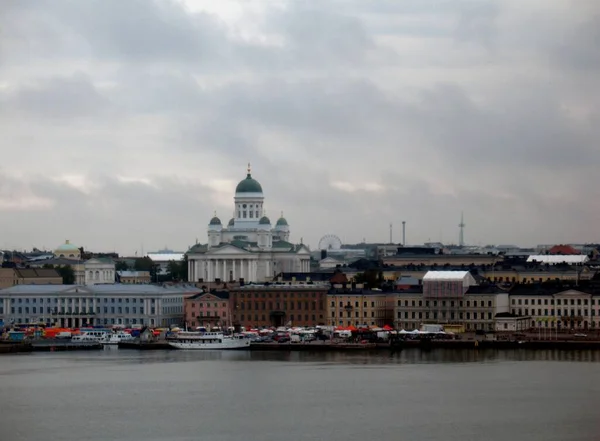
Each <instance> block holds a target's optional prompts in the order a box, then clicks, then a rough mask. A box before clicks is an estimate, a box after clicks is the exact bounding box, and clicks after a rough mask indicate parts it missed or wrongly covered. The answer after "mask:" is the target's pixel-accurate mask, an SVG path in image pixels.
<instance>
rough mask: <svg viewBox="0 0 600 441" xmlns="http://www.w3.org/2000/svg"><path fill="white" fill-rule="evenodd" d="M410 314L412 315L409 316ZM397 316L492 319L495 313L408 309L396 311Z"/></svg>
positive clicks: (427, 318)
mask: <svg viewBox="0 0 600 441" xmlns="http://www.w3.org/2000/svg"><path fill="white" fill-rule="evenodd" d="M409 314H410V317H409ZM396 315H397V317H398V318H399V319H401V318H402V316H403V315H404V318H405V319H407V318H413V319H416V318H419V319H423V318H424V319H425V320H430V319H431V318H433V320H436V319H438V318H441V319H443V320H456V318H457V317H458V319H459V320H465V319H466V320H492V317H493V314H492V313H491V312H487V313H485V312H480V313H477V312H473V313H471V312H459V313H456V312H454V311H450V312H449V313H446V311H441V313H439V314H438V311H433V313H429V312H428V311H426V312H425V313H423V312H418V313H417V312H415V311H412V312H408V311H404V312H402V311H398V312H397V313H396Z"/></svg>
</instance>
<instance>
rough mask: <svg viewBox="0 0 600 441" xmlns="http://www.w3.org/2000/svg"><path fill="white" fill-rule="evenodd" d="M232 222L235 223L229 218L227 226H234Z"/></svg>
mask: <svg viewBox="0 0 600 441" xmlns="http://www.w3.org/2000/svg"><path fill="white" fill-rule="evenodd" d="M234 222H235V221H234V220H233V218H231V219H229V223H228V224H227V225H229V226H231V225H233V224H234Z"/></svg>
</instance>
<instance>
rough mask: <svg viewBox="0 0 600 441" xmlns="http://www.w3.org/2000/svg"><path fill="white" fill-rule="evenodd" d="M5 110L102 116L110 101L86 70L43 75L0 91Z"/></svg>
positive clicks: (55, 115)
mask: <svg viewBox="0 0 600 441" xmlns="http://www.w3.org/2000/svg"><path fill="white" fill-rule="evenodd" d="M0 100H1V101H0V102H3V106H2V107H3V109H4V111H5V112H15V111H16V112H22V113H25V114H27V113H28V114H31V115H34V116H36V117H43V118H50V119H53V118H79V117H85V116H87V117H90V116H99V115H101V114H102V113H103V112H104V111H106V110H108V109H109V107H110V102H109V101H108V100H107V99H106V97H104V96H103V95H102V94H101V93H99V91H98V90H97V89H96V87H95V86H94V85H93V84H92V82H91V78H90V77H89V76H88V75H86V74H83V73H80V74H75V75H73V76H70V77H55V78H43V79H38V80H36V81H33V82H32V83H30V84H25V85H23V86H21V87H18V88H17V89H16V90H10V89H9V90H8V92H6V93H5V94H0Z"/></svg>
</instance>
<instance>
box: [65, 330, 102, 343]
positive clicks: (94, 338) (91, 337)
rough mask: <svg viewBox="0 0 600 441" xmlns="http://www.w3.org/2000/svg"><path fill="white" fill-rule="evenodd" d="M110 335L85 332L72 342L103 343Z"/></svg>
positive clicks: (76, 336)
mask: <svg viewBox="0 0 600 441" xmlns="http://www.w3.org/2000/svg"><path fill="white" fill-rule="evenodd" d="M107 335H109V334H108V332H106V331H95V330H94V331H83V332H82V333H81V334H79V335H74V336H73V337H72V338H71V341H72V342H96V343H99V342H102V341H103V340H104V339H105V338H106V336H107Z"/></svg>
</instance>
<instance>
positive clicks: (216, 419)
mask: <svg viewBox="0 0 600 441" xmlns="http://www.w3.org/2000/svg"><path fill="white" fill-rule="evenodd" d="M599 361H600V351H558V350H538V351H529V350H516V349H515V350H505V351H495V350H478V351H473V350H470V351H455V350H445V349H434V350H432V351H421V350H418V349H407V350H404V351H401V352H399V353H396V354H394V355H390V354H389V353H383V352H382V353H376V354H366V353H365V354H363V353H320V354H315V353H304V352H270V353H269V352H255V351H206V352H204V351H123V350H118V349H116V348H107V349H105V350H103V351H92V352H74V353H67V352H60V353H59V352H57V353H34V354H30V355H20V354H15V355H9V356H6V357H3V358H2V362H1V363H0V393H1V394H2V396H3V397H4V398H5V399H6V400H9V401H10V405H6V406H4V407H3V411H2V412H0V439H10V440H14V441H21V440H27V441H37V440H46V439H60V440H63V441H75V440H77V441H80V440H83V439H85V440H88V441H105V440H122V441H137V440H140V439H144V440H149V441H154V440H156V441H158V440H177V441H188V440H197V439H203V440H208V441H234V440H239V439H245V440H249V441H253V440H257V441H258V440H260V441H262V440H276V439H279V438H281V436H283V434H285V436H286V437H287V438H289V439H296V440H302V439H306V440H318V439H326V440H329V441H347V440H350V439H377V440H379V441H388V440H397V439H419V440H442V439H443V440H445V441H459V440H460V441H464V440H475V439H486V440H492V441H496V440H498V441H505V440H507V439H510V440H527V441H538V440H539V441H564V440H574V441H578V440H581V441H583V440H594V439H597V438H596V435H597V427H598V426H597V408H598V405H599V404H600V398H599V396H600V395H599V392H600V384H599V383H597V382H593V381H590V380H589V379H590V378H594V376H595V375H596V372H597V366H598V364H597V363H598V362H599ZM556 397H560V399H559V400H557V399H556Z"/></svg>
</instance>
